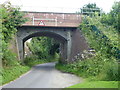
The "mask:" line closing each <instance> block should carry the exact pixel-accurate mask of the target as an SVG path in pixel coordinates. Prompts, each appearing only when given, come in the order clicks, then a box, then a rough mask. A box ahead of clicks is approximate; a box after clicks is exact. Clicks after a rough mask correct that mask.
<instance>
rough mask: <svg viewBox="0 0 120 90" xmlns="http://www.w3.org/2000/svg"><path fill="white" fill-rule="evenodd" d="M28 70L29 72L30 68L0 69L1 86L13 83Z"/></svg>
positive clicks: (20, 66)
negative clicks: (0, 73)
mask: <svg viewBox="0 0 120 90" xmlns="http://www.w3.org/2000/svg"><path fill="white" fill-rule="evenodd" d="M29 70H30V67H28V66H22V65H18V66H12V67H5V68H3V69H2V75H1V76H2V77H1V78H2V80H1V82H0V83H2V85H3V84H6V83H8V82H10V81H13V80H15V79H16V78H18V77H19V76H21V75H22V74H24V73H26V72H27V71H29Z"/></svg>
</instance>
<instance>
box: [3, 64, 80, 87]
mask: <svg viewBox="0 0 120 90" xmlns="http://www.w3.org/2000/svg"><path fill="white" fill-rule="evenodd" d="M55 64H56V63H55V62H52V63H45V64H39V65H36V66H34V67H33V68H32V69H31V70H30V71H29V72H28V73H26V74H24V75H22V76H21V77H20V78H18V79H16V80H14V81H12V82H10V83H8V84H6V85H4V86H3V87H2V88H65V87H68V86H71V85H74V84H77V83H80V82H82V79H81V78H80V77H77V76H75V75H73V74H68V73H63V72H60V71H58V70H56V69H55Z"/></svg>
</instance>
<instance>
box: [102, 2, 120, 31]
mask: <svg viewBox="0 0 120 90" xmlns="http://www.w3.org/2000/svg"><path fill="white" fill-rule="evenodd" d="M119 15H120V2H115V3H114V5H113V7H112V10H111V11H110V13H108V14H103V16H102V19H101V22H102V23H104V24H106V25H109V26H111V25H113V26H114V28H115V29H116V30H117V31H119V30H120V28H119V26H120V24H119V23H118V22H119ZM119 32H120V31H119Z"/></svg>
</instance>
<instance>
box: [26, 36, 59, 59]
mask: <svg viewBox="0 0 120 90" xmlns="http://www.w3.org/2000/svg"><path fill="white" fill-rule="evenodd" d="M28 47H29V48H30V51H31V52H32V54H33V55H37V56H38V57H39V59H47V58H49V56H54V55H55V53H56V52H58V48H59V43H58V42H57V41H55V40H54V39H52V38H49V37H34V38H32V40H31V42H30V43H29V44H28Z"/></svg>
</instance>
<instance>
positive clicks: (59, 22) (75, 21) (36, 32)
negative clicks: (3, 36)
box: [17, 12, 88, 62]
mask: <svg viewBox="0 0 120 90" xmlns="http://www.w3.org/2000/svg"><path fill="white" fill-rule="evenodd" d="M25 13H26V15H25V17H28V18H29V21H28V22H26V23H25V24H23V25H22V26H21V27H19V28H18V32H17V46H18V54H19V59H23V58H24V42H25V41H26V40H28V39H29V38H32V37H38V36H46V37H51V38H54V39H56V40H58V41H59V42H60V51H61V61H62V62H65V61H67V62H72V61H75V60H76V59H77V57H78V56H79V57H80V56H81V54H82V52H83V50H86V49H88V46H87V43H86V41H85V39H84V37H83V35H82V33H81V31H80V30H79V29H78V28H77V27H78V26H79V24H80V23H81V15H80V14H77V13H52V12H51V13H50V12H49V13H48V12H25Z"/></svg>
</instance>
